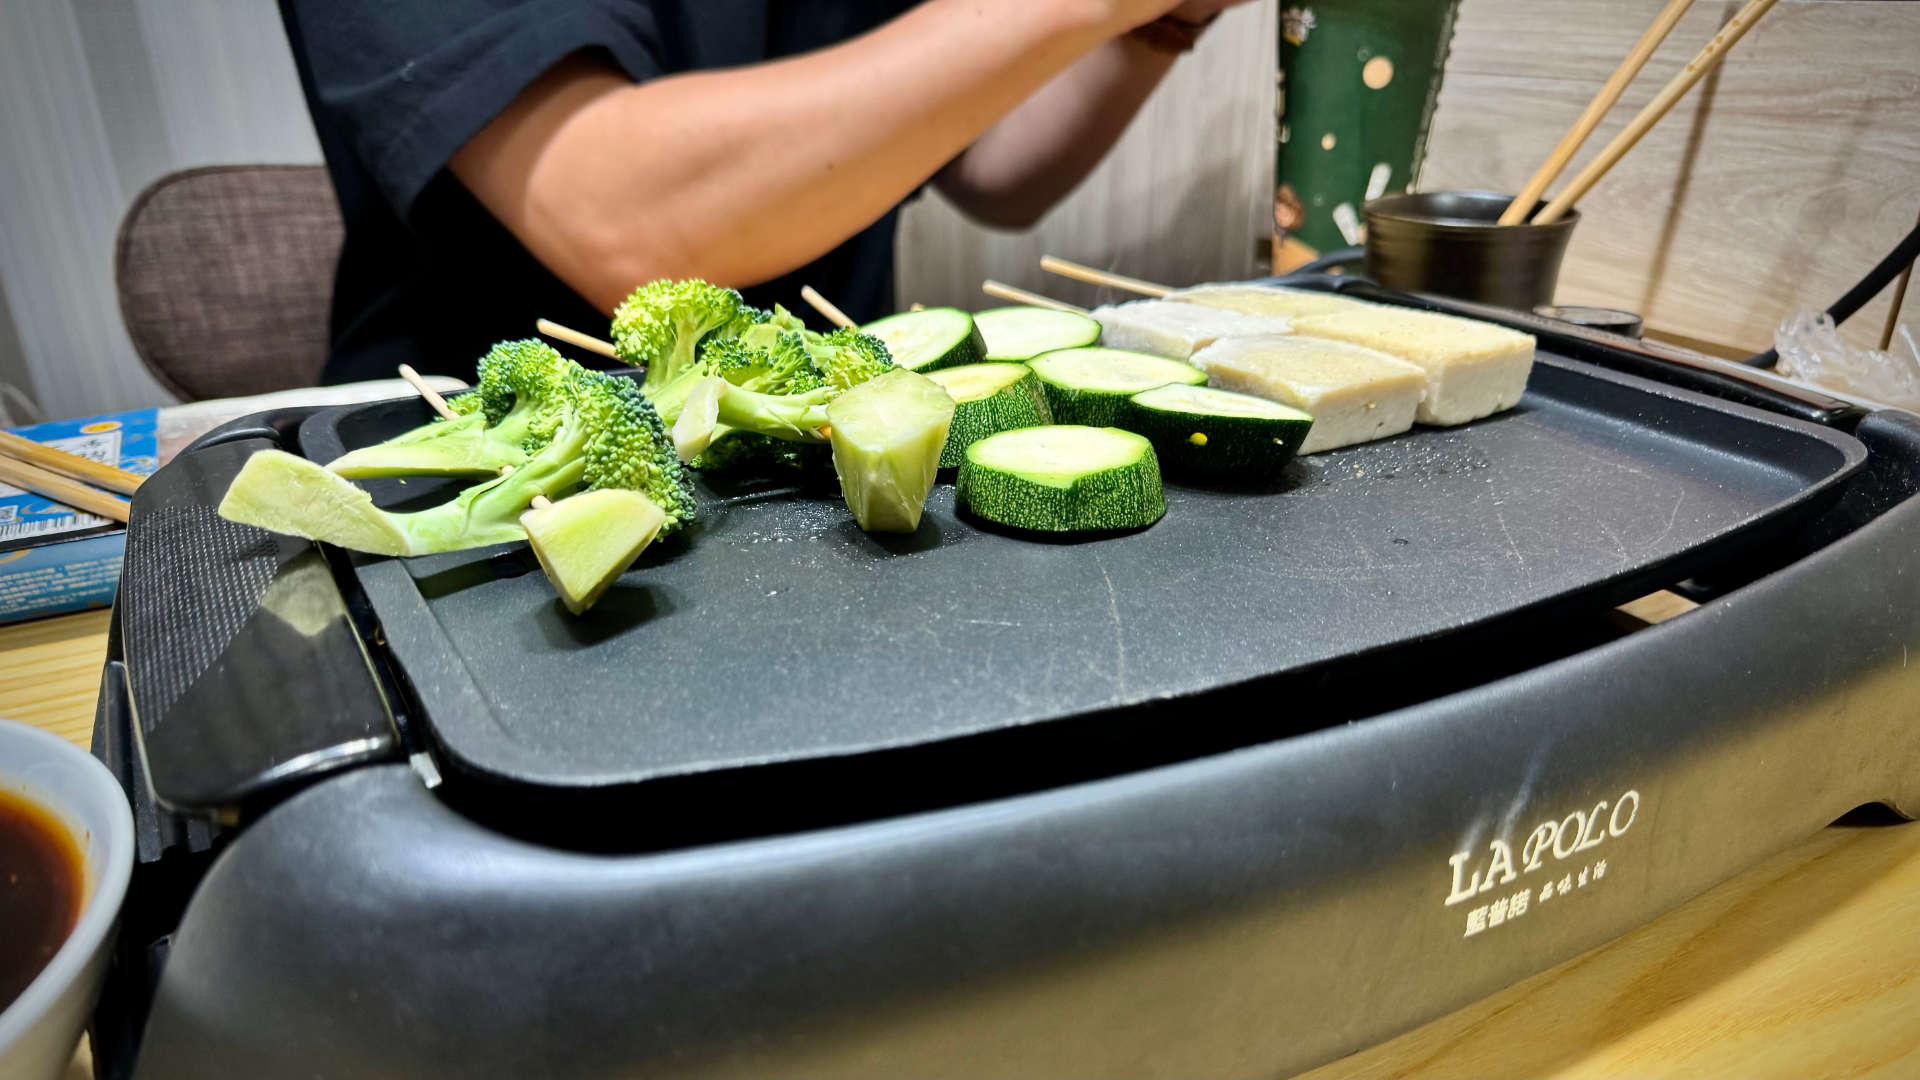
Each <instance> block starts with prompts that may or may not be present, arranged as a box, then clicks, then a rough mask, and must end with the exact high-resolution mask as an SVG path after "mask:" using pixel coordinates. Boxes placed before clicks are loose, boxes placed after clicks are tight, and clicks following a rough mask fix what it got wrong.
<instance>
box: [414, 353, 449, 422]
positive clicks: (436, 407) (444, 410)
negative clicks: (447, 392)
mask: <svg viewBox="0 0 1920 1080" xmlns="http://www.w3.org/2000/svg"><path fill="white" fill-rule="evenodd" d="M400 377H401V378H403V379H405V380H407V385H408V386H411V387H413V389H414V392H416V393H418V394H419V395H420V397H421V398H422V399H424V400H425V401H426V403H427V404H428V405H431V406H433V411H434V412H437V413H439V414H440V418H441V419H442V420H451V419H453V418H454V415H455V413H454V411H453V409H452V408H451V407H450V406H448V405H447V399H446V398H443V397H441V396H440V392H439V391H438V390H435V389H434V388H433V387H431V386H428V385H427V380H425V379H423V378H421V377H420V373H419V372H417V371H415V370H413V365H412V364H401V365H400Z"/></svg>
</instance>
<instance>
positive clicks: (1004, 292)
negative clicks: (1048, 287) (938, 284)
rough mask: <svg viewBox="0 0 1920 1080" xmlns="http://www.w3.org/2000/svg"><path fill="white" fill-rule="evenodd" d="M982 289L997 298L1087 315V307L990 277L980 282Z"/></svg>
mask: <svg viewBox="0 0 1920 1080" xmlns="http://www.w3.org/2000/svg"><path fill="white" fill-rule="evenodd" d="M980 291H981V292H983V293H986V294H987V295H988V296H991V297H993V298H994V299H996V300H1011V301H1013V302H1014V303H1016V304H1027V305H1029V306H1031V307H1043V308H1052V309H1053V310H1055V311H1071V312H1073V313H1074V314H1075V315H1085V314H1086V313H1087V309H1086V308H1082V307H1074V306H1073V305H1072V304H1068V303H1064V302H1062V301H1059V300H1054V299H1051V298H1049V297H1045V296H1041V295H1040V294H1039V293H1030V292H1028V291H1027V290H1025V289H1016V288H1014V287H1013V286H1011V285H1002V284H1001V283H1000V282H998V281H995V280H993V279H992V278H988V279H987V280H985V281H983V282H981V283H980Z"/></svg>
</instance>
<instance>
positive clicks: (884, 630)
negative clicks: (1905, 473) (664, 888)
mask: <svg viewBox="0 0 1920 1080" xmlns="http://www.w3.org/2000/svg"><path fill="white" fill-rule="evenodd" d="M421 419H423V416H422V415H421V414H420V407H419V406H417V405H416V404H414V403H390V404H387V405H381V406H371V407H366V408H363V409H361V410H358V411H347V412H338V413H323V414H320V415H319V416H317V417H315V419H314V420H313V421H310V422H309V423H308V425H307V427H306V429H304V430H303V432H302V441H303V445H305V447H306V449H307V452H308V453H310V454H312V455H313V456H314V457H315V458H316V459H317V460H322V461H324V460H326V459H327V458H328V457H330V456H331V454H332V453H334V452H337V450H338V449H339V447H340V445H341V444H342V443H343V442H344V443H345V444H346V445H358V444H360V443H362V442H365V441H368V440H369V439H371V438H375V437H381V436H383V435H385V434H389V433H391V432H393V431H397V430H400V429H401V428H402V427H404V426H406V425H409V424H413V423H418V422H420V421H421ZM1864 453H1865V452H1864V450H1863V449H1862V448H1861V447H1860V445H1859V444H1858V443H1857V442H1855V441H1854V440H1853V439H1851V438H1850V437H1849V436H1846V435H1843V434H1839V433H1836V432H1833V431H1829V430H1825V429H1821V428H1817V427H1814V426H1812V425H1807V424H1801V423H1798V422H1796V421H1792V420H1786V419H1782V418H1778V417H1773V416H1769V415H1766V414H1762V413H1758V412H1753V411H1749V410H1744V409H1740V408H1738V407H1735V406H1728V405H1723V404H1720V403H1717V402H1713V401H1710V400H1708V399H1705V398H1700V397H1696V396H1692V395H1688V394H1686V393H1684V392H1679V391H1674V390H1671V389H1667V388H1663V387H1659V386H1657V385H1655V384H1651V383H1646V382H1642V381H1640V380H1636V379H1633V378H1631V377H1627V376H1620V375H1615V374H1611V373H1607V372H1604V371H1601V370H1600V369H1597V368H1592V367H1588V366H1586V365H1582V364H1578V363H1575V362H1572V361H1561V360H1556V359H1552V358H1548V357H1545V356H1543V357H1542V358H1541V361H1540V362H1539V363H1538V364H1537V365H1536V367H1535V369H1534V374H1533V379H1532V384H1531V388H1530V389H1529V392H1528V394H1527V397H1526V399H1525V400H1524V401H1523V403H1522V405H1521V406H1520V407H1519V408H1518V409H1516V410H1514V411H1512V412H1510V413H1507V414H1503V415H1501V416H1497V417H1493V418H1489V419H1487V420H1483V421H1480V422H1477V423H1474V424H1471V425H1468V426H1465V427H1461V428H1452V429H1429V428H1417V429H1415V430H1414V431H1413V432H1412V433H1410V434H1408V435H1404V436H1401V437H1398V438H1395V439H1391V440H1387V441H1385V442H1380V443H1373V444H1369V445H1364V446H1358V447H1353V448H1350V449H1347V450H1342V451H1336V452H1333V453H1328V454H1321V455H1317V456H1314V457H1310V458H1305V459H1301V460H1299V461H1296V462H1295V463H1293V464H1292V465H1291V466H1290V467H1289V471H1288V473H1287V474H1286V476H1285V477H1284V481H1283V483H1282V484H1280V485H1279V487H1278V489H1277V490H1275V491H1272V492H1263V493H1231V492H1219V491H1205V490H1197V489H1192V488H1187V487H1182V486H1180V485H1177V484H1174V483H1172V482H1169V484H1168V486H1167V503H1168V512H1167V516H1166V517H1165V518H1164V519H1162V520H1161V522H1160V523H1159V524H1157V525H1154V526H1153V527H1151V528H1149V529H1147V530H1145V531H1142V532H1139V533H1135V534H1131V535H1124V536H1118V537H1111V538H1106V539H1101V540H1097V541H1084V542H1077V543H1069V542H1046V541H1036V540H1032V539H1024V538H1017V537H1013V536H1009V535H1006V534H1003V533H998V532H990V531H985V530H983V529H982V528H979V527H977V526H976V525H974V524H971V523H969V522H967V521H963V520H958V519H956V517H955V513H954V508H953V491H952V486H951V485H950V484H942V485H940V486H939V487H937V488H936V489H935V492H934V495H933V497H932V499H931V500H930V503H929V507H928V513H927V517H926V520H925V522H924V523H923V525H922V527H921V530H920V532H919V533H918V534H916V535H915V536H912V537H898V538H894V537H869V536H866V535H864V534H862V533H861V532H860V531H859V530H858V529H857V528H856V527H855V526H854V525H853V523H852V521H851V520H850V517H849V515H848V514H847V512H846V510H845V508H844V507H843V506H842V505H841V504H840V502H839V500H838V497H837V494H836V493H834V492H831V491H828V492H815V493H810V494H809V493H800V492H795V491H792V490H788V489H780V490H773V491H759V492H749V493H734V494H732V495H731V496H729V497H726V498H722V497H720V496H718V495H716V494H714V493H713V492H710V491H703V493H702V494H703V503H702V513H703V520H702V522H701V524H700V526H699V527H698V528H697V530H696V531H695V532H694V534H693V535H692V536H690V537H689V538H688V541H687V542H678V541H675V542H668V543H664V544H661V545H657V546H656V547H655V548H654V549H653V550H650V551H649V552H648V554H647V556H646V557H645V558H644V559H643V560H642V562H641V563H640V564H639V566H637V567H636V568H635V570H634V571H632V572H631V573H630V574H629V575H628V576H627V577H626V578H625V579H624V580H623V582H622V583H621V584H620V585H619V586H617V587H616V588H615V590H614V591H613V592H611V593H610V594H609V595H608V596H607V598H606V599H604V600H603V601H601V603H600V605H599V607H597V608H596V609H594V610H593V611H592V612H591V613H589V615H588V616H587V617H585V618H579V619H576V618H572V617H570V616H568V615H567V614H566V612H565V611H564V610H563V609H562V608H561V607H560V605H559V603H558V602H557V601H556V600H555V599H554V596H553V593H552V590H551V588H550V587H549V586H548V584H547V583H546V581H545V580H544V579H543V578H542V576H541V574H540V573H539V571H538V570H537V569H533V562H532V559H531V556H524V555H523V554H522V553H521V552H519V551H517V550H514V549H511V548H508V549H502V548H495V549H488V550H486V551H480V552H467V553H461V554H458V555H451V556H440V557H432V558H424V559H415V560H383V559H370V560H367V561H365V562H363V563H361V565H360V566H359V569H358V573H359V575H360V578H361V581H362V583H363V585H364V586H365V588H366V591H367V594H368V597H369V599H370V600H371V601H372V602H373V604H374V607H375V609H376V611H377V613H378V615H379V617H380V619H381V622H382V624H383V627H384V629H385V631H386V636H387V639H388V643H389V647H390V648H391V649H392V650H393V653H394V655H395V657H396V658H397V659H398V661H399V663H400V665H401V666H402V668H403V669H404V670H405V672H406V675H407V677H408V679H409V680H410V681H411V682H412V683H413V685H414V687H415V689H416V690H417V691H418V693H419V695H420V697H421V698H422V700H423V701H425V702H427V703H428V711H429V716H428V719H429V720H430V722H431V724H432V726H433V729H434V732H435V735H436V736H437V738H438V740H439V741H440V743H441V744H442V746H443V747H444V749H445V750H446V752H447V753H448V754H449V755H451V756H452V757H453V758H454V759H456V760H457V761H458V762H459V763H460V764H461V765H463V766H464V767H466V768H468V769H472V770H476V771H478V772H481V773H483V774H490V775H493V776H496V777H499V778H504V779H508V780H512V781H517V782H523V783H534V784H544V785H560V786H582V785H584V786H597V785H606V784H621V783H635V782H643V781H647V780H651V779H657V778H662V777H668V776H674V775H685V774H691V773H701V772H708V771H712V770H729V769H734V768H737V767H741V766H751V765H756V764H763V763H769V762H780V761H795V760H803V759H812V758H834V757H842V756H845V755H852V754H857V753H862V752H868V751H874V750H879V749H884V748H898V747H906V746H913V745H918V744H926V743H931V742H936V741H940V740H948V739H956V738H965V737H968V736H974V735H981V734H986V733H991V732H996V731H1002V730H1004V729H1010V728H1016V727H1020V726H1023V725H1037V724H1042V723H1045V722H1047V721H1050V720H1055V719H1061V718H1066V717H1073V716H1084V715H1086V714H1090V713H1098V712H1102V711H1106V710H1113V709H1117V708H1122V707H1127V706H1132V705H1137V704H1139V703H1142V702H1147V701H1150V700H1154V699H1168V698H1179V697H1183V696H1187V695H1192V694H1196V693H1200V692H1204V691H1207V690H1210V689H1216V688H1220V687H1225V686H1230V685H1234V684H1240V683H1246V682H1249V681H1254V680H1261V679H1271V678H1274V677H1276V676H1281V675H1285V674H1288V673H1293V672H1298V671H1300V670H1301V669H1304V668H1308V667H1310V666H1313V665H1317V664H1321V663H1323V662H1326V661H1330V660H1335V659H1338V658H1342V657H1349V656H1352V655H1354V654H1358V653H1363V652H1368V651H1370V650H1381V649H1387V648H1390V647H1392V646H1395V645H1400V644H1404V643H1407V642H1412V641H1416V640H1419V639H1423V638H1428V637H1431V636H1433V635H1439V634H1444V633H1447V632H1449V631H1453V630H1457V629H1460V628H1464V627H1468V626H1472V625H1475V624H1480V623H1484V622H1486V621H1488V620H1492V619H1496V618H1499V617H1501V616H1505V615H1510V614H1512V613H1514V612H1516V611H1519V610H1521V609H1524V608H1527V607H1529V606H1530V605H1538V604H1542V603H1547V602H1552V601H1561V602H1568V601H1570V600H1589V601H1591V602H1592V603H1595V604H1600V603H1613V602H1618V601H1619V600H1622V599H1625V598H1627V596H1628V595H1630V594H1632V593H1633V592H1634V591H1635V590H1638V589H1643V588H1650V587H1654V586H1657V585H1661V584H1666V583H1669V582H1671V581H1672V580H1674V579H1675V578H1677V577H1678V576H1681V574H1682V573H1683V572H1684V571H1685V570H1686V569H1687V568H1689V567H1691V566H1694V565H1697V564H1698V563H1699V562H1700V561H1702V560H1705V559H1710V558H1717V557H1721V556H1724V555H1725V554H1727V553H1728V551H1729V550H1730V549H1731V548H1732V547H1734V546H1736V545H1738V544H1740V543H1743V542H1746V541H1749V540H1750V539H1751V530H1752V529H1753V527H1754V526H1755V525H1756V524H1759V523H1761V522H1763V521H1765V520H1768V519H1771V518H1777V517H1779V516H1781V515H1785V514H1788V513H1791V512H1793V511H1795V510H1796V509H1806V508H1808V504H1809V503H1811V502H1812V501H1813V499H1814V497H1815V496H1816V495H1817V494H1819V493H1820V492H1821V491H1822V490H1824V489H1825V488H1827V487H1828V486H1829V485H1831V484H1833V483H1834V482H1835V481H1837V480H1839V479H1840V478H1842V477H1843V476H1844V475H1846V474H1847V473H1848V472H1850V471H1851V469H1852V468H1854V467H1855V466H1857V465H1858V463H1859V462H1860V461H1861V460H1862V459H1863V457H1864ZM402 490H403V489H400V488H396V487H393V486H391V485H388V486H385V487H382V488H380V489H378V493H379V494H380V496H381V498H382V499H383V501H389V502H390V501H393V500H391V499H390V498H389V496H394V495H396V494H398V493H400V492H401V491H402ZM404 491H406V492H410V493H411V494H410V495H407V496H406V499H407V500H410V501H412V502H420V501H426V498H427V491H426V490H425V489H423V487H422V485H420V484H419V483H418V482H416V483H415V484H413V485H410V486H409V487H408V488H406V489H404ZM529 570H530V571H531V572H527V571H529ZM1384 670H1385V671H1387V672H1389V673H1390V671H1391V668H1390V667H1388V668H1385V669H1384ZM1389 677H1390V674H1389ZM1272 700H1273V707H1274V708H1275V709H1276V710H1281V711H1284V709H1285V707H1286V702H1285V700H1284V699H1272Z"/></svg>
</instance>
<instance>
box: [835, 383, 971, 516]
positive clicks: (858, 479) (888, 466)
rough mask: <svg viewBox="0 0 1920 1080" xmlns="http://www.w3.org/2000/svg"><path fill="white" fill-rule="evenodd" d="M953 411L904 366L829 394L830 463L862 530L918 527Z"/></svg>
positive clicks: (943, 396) (936, 388)
mask: <svg viewBox="0 0 1920 1080" xmlns="http://www.w3.org/2000/svg"><path fill="white" fill-rule="evenodd" d="M953 410H954V404H953V399H952V398H951V397H948V396H947V392H946V391H945V390H942V389H941V388H940V384H939V383H936V382H934V381H933V380H932V379H929V378H927V377H926V376H925V375H920V374H917V373H915V372H912V371H908V370H906V369H905V368H900V369H898V370H895V371H890V372H887V373H886V374H884V375H881V376H878V377H876V378H873V379H869V380H867V381H866V382H864V383H861V384H860V385H859V386H856V387H854V388H853V389H851V390H849V391H847V392H846V393H844V394H841V395H840V396H839V397H837V398H834V399H833V404H832V405H830V406H828V408H827V416H828V418H829V419H830V420H832V421H833V467H834V471H835V472H837V473H839V474H840V493H841V495H842V497H844V498H845V499H846V501H847V508H848V509H850V510H852V511H853V517H854V520H855V521H856V522H858V523H859V525H860V528H861V529H863V530H865V531H867V532H912V531H914V530H915V529H917V528H919V527H920V515H921V513H922V512H923V511H924V510H925V509H926V503H927V493H928V492H929V491H931V490H933V480H934V475H935V473H936V472H938V471H939V468H940V451H941V449H942V448H943V447H945V446H946V444H947V429H948V427H949V426H950V425H952V423H953Z"/></svg>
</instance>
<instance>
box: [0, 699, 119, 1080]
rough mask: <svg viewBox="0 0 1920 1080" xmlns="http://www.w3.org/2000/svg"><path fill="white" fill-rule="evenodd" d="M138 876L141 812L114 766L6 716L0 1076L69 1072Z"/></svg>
mask: <svg viewBox="0 0 1920 1080" xmlns="http://www.w3.org/2000/svg"><path fill="white" fill-rule="evenodd" d="M132 869H133V815H132V813H131V812H130V811H129V810H128V809H127V800H126V795H125V793H124V792H122V791H121V789H120V782H119V781H118V780H116V779H114V776H113V774H112V773H110V772H108V771H107V768H106V766H104V765H102V764H100V763H99V762H98V761H95V760H94V759H93V757H92V756H91V755H89V754H88V753H86V752H85V751H84V750H81V749H80V748H79V747H76V746H74V745H73V744H71V743H69V742H67V741H66V740H65V739H62V738H59V737H58V736H55V735H50V734H48V733H46V732H44V731H41V730H39V729H37V728H31V727H28V726H26V725H25V724H17V723H14V722H12V721H9V720H0V1077H6V1078H7V1080H14V1078H16V1077H17V1078H19V1080H52V1078H54V1077H58V1076H61V1075H63V1074H64V1072H65V1070H66V1067H67V1063H68V1061H69V1060H70V1059H71V1058H72V1057H73V1049H74V1045H75V1043H76V1042H78V1041H79V1038H80V1031H81V1029H82V1028H83V1027H85V1026H86V1021H87V1015H88V1014H89V1013H90V1012H91V1011H92V1010H93V1003H94V999H95V997H96V996H97V995H98V994H99V992H100V982H101V979H102V977H103V976H104V975H105V974H106V963H107V953H108V946H109V944H110V943H111V941H112V939H113V929H114V926H115V924H116V922H117V921H118V919H119V915H120V904H121V901H122V900H124V899H125V898H126V893H127V879H128V877H129V875H130V874H131V873H132Z"/></svg>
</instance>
